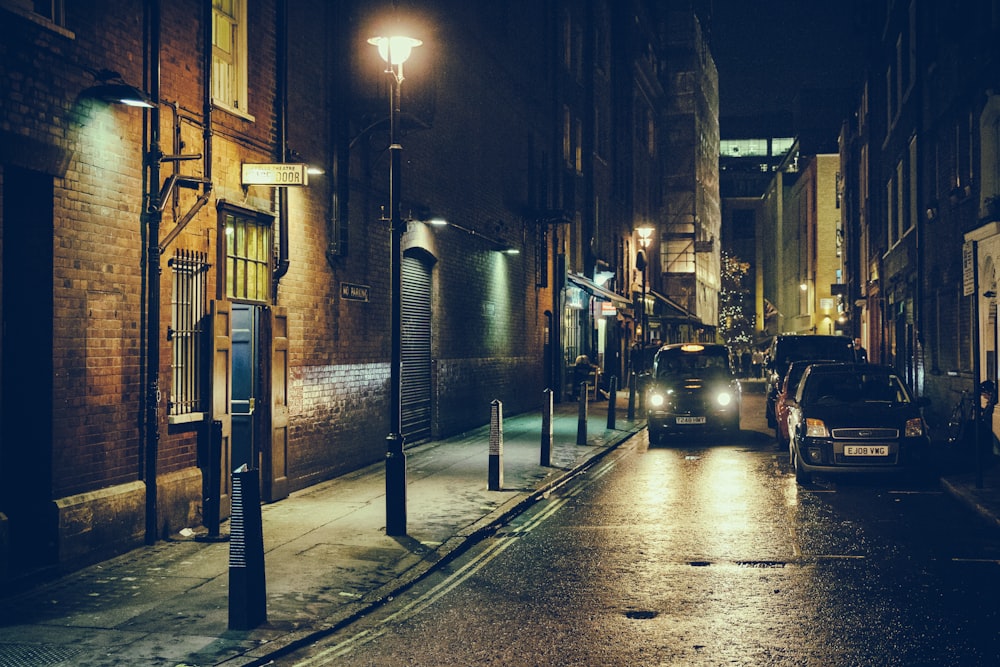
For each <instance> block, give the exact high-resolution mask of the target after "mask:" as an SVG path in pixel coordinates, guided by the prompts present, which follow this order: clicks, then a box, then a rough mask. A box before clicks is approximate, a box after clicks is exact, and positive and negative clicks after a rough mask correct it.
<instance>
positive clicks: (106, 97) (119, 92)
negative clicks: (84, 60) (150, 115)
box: [87, 69, 156, 109]
mask: <svg viewBox="0 0 1000 667" xmlns="http://www.w3.org/2000/svg"><path fill="white" fill-rule="evenodd" d="M88 71H90V74H91V76H93V77H94V79H96V80H97V81H98V85H96V86H94V87H92V88H90V89H89V90H87V95H89V96H90V97H93V98H96V99H99V100H103V101H105V102H108V103H110V104H124V105H127V106H130V107H141V108H144V109H152V108H153V107H154V106H156V104H155V102H154V101H153V98H151V97H150V96H149V95H148V94H146V92H145V91H143V90H140V89H139V88H136V87H135V86H133V85H130V84H128V83H125V80H124V79H122V75H121V74H119V73H118V72H114V71H112V70H107V69H102V70H96V71H95V70H88Z"/></svg>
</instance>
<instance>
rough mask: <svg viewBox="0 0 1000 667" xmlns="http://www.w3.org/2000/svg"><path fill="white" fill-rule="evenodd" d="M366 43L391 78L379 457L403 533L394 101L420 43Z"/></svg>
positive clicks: (395, 529) (392, 523)
mask: <svg viewBox="0 0 1000 667" xmlns="http://www.w3.org/2000/svg"><path fill="white" fill-rule="evenodd" d="M368 43H369V44H372V45H374V46H375V47H377V48H378V53H379V55H380V56H381V57H382V60H384V61H385V63H386V70H385V71H386V74H391V75H392V79H393V85H392V86H390V88H389V132H390V141H389V156H390V162H389V233H390V241H389V263H390V267H391V268H390V274H389V292H390V294H391V298H392V304H391V311H392V322H391V324H390V330H391V335H392V352H391V359H390V363H389V435H387V436H386V453H385V534H386V535H406V455H405V454H404V453H403V412H402V410H403V408H402V400H401V396H402V335H403V332H402V324H403V318H402V298H401V297H402V285H403V279H402V276H403V270H402V266H403V264H402V257H401V252H402V249H401V242H402V238H403V219H402V216H401V215H400V210H399V209H400V184H401V178H400V176H401V174H400V172H401V170H402V159H401V158H402V156H401V154H400V153H401V152H402V150H403V147H402V146H401V145H400V144H399V98H400V88H401V84H402V83H403V63H404V62H406V60H407V59H408V58H409V57H410V52H411V51H412V50H413V49H414V47H417V46H420V45H421V44H423V42H421V41H420V40H419V39H413V38H412V37H403V36H393V37H372V38H371V39H369V40H368Z"/></svg>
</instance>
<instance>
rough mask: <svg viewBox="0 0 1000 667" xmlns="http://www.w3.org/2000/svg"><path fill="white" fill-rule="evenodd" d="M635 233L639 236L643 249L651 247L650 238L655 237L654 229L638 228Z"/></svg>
mask: <svg viewBox="0 0 1000 667" xmlns="http://www.w3.org/2000/svg"><path fill="white" fill-rule="evenodd" d="M635 233H636V234H638V235H639V245H641V246H642V247H643V248H645V247H647V246H648V245H649V240H650V237H652V236H653V228H652V227H636V229H635Z"/></svg>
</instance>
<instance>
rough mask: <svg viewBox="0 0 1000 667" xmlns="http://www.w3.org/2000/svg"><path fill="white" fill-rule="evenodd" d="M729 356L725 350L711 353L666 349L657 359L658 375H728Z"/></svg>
mask: <svg viewBox="0 0 1000 667" xmlns="http://www.w3.org/2000/svg"><path fill="white" fill-rule="evenodd" d="M728 375H729V356H728V352H726V351H723V352H721V353H719V352H713V353H709V352H708V351H707V350H706V351H703V352H701V353H690V352H684V351H683V350H680V349H677V350H665V351H662V352H660V354H659V355H658V356H657V359H656V376H657V377H661V378H662V377H671V376H673V377H676V376H689V377H690V376H696V377H707V376H728Z"/></svg>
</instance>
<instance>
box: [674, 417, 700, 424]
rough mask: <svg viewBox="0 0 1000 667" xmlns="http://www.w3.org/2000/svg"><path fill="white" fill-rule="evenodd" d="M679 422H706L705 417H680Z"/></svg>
mask: <svg viewBox="0 0 1000 667" xmlns="http://www.w3.org/2000/svg"><path fill="white" fill-rule="evenodd" d="M677 423H678V424H704V423H705V418H704V417H678V418H677Z"/></svg>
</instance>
